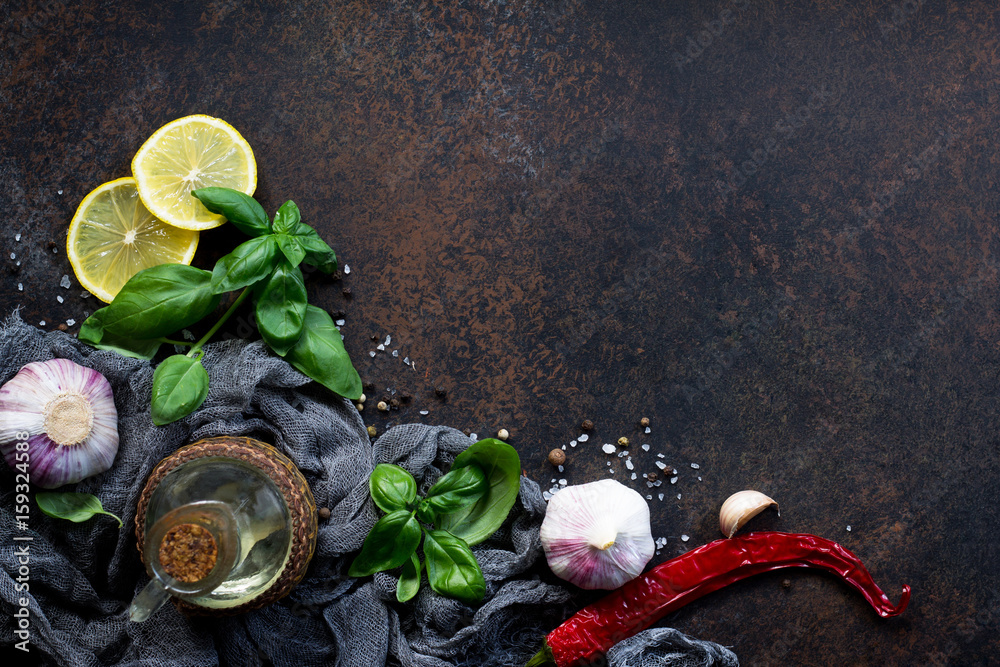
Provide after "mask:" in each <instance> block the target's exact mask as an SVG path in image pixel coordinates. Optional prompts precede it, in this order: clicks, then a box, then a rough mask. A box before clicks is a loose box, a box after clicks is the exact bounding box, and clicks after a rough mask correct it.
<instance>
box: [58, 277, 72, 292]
mask: <svg viewBox="0 0 1000 667" xmlns="http://www.w3.org/2000/svg"><path fill="white" fill-rule="evenodd" d="M69 286H70V282H69V276H68V275H63V277H62V280H60V281H59V287H63V288H65V289H69Z"/></svg>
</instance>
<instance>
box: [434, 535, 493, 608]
mask: <svg viewBox="0 0 1000 667" xmlns="http://www.w3.org/2000/svg"><path fill="white" fill-rule="evenodd" d="M424 558H425V559H426V560H427V578H428V579H429V580H430V584H431V588H432V589H434V592H435V593H437V594H438V595H444V596H445V597H450V598H455V599H457V600H462V601H463V602H478V601H480V600H482V599H483V595H485V594H486V581H485V580H484V579H483V571H482V570H481V569H479V563H477V562H476V557H475V556H473V555H472V550H471V549H469V545H468V544H466V543H465V542H464V541H463V540H461V539H460V538H458V537H455V536H454V535H452V534H451V533H449V532H448V531H446V530H430V531H427V532H426V533H425V535H424Z"/></svg>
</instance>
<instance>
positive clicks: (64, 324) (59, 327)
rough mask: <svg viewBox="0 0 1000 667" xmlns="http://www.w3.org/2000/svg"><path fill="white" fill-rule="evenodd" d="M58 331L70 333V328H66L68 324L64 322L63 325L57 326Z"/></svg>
mask: <svg viewBox="0 0 1000 667" xmlns="http://www.w3.org/2000/svg"><path fill="white" fill-rule="evenodd" d="M56 329H59V331H68V330H69V327H68V326H66V323H65V322H63V323H61V324H60V325H59V326H57V327H56Z"/></svg>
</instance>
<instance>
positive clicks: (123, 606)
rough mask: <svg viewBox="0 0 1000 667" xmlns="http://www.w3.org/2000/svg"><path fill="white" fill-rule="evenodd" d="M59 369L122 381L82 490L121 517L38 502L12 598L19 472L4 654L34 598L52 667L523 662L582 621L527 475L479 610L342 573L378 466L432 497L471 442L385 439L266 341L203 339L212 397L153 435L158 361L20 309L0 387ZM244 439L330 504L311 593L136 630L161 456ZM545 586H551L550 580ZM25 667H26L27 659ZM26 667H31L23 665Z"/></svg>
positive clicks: (658, 652) (687, 661) (486, 551)
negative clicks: (404, 600)
mask: <svg viewBox="0 0 1000 667" xmlns="http://www.w3.org/2000/svg"><path fill="white" fill-rule="evenodd" d="M55 357H62V358H67V359H71V360H73V361H75V362H77V363H79V364H81V365H84V366H88V367H90V368H93V369H95V370H97V371H99V372H101V373H103V374H104V376H105V377H106V378H107V379H108V381H109V382H110V383H111V386H112V389H113V391H114V396H115V404H116V407H117V409H118V424H119V434H120V438H121V440H120V445H119V451H118V456H117V458H116V460H115V463H114V465H113V466H112V467H111V469H110V470H108V471H106V472H104V473H102V474H100V475H97V476H95V477H91V478H88V479H85V480H83V481H82V482H80V483H79V484H77V485H75V487H73V486H71V487H67V488H65V489H63V490H75V491H80V492H84V493H92V494H94V495H96V496H98V497H99V498H100V499H101V502H102V503H103V504H104V507H105V509H107V510H108V511H110V512H113V513H114V514H116V515H118V516H120V517H121V518H122V520H123V521H124V522H125V528H124V529H122V530H119V528H118V527H117V524H116V522H115V521H114V520H113V519H110V518H109V517H97V518H93V519H90V520H88V521H86V522H84V523H80V524H76V523H70V522H68V521H61V520H57V519H52V518H50V517H47V516H44V515H42V514H41V512H40V511H39V510H38V509H37V507H35V506H34V505H33V503H32V511H31V514H30V519H29V530H28V531H22V530H17V531H16V532H17V534H19V535H31V536H32V537H33V541H31V542H30V575H29V580H30V589H29V592H28V593H24V592H20V591H17V590H16V589H15V584H16V583H17V582H16V581H15V579H16V578H17V577H18V567H19V566H18V564H17V561H16V558H15V555H14V552H15V548H16V547H15V546H14V545H16V544H24V543H23V542H22V543H16V542H14V541H13V539H12V538H13V537H14V534H15V525H16V524H15V518H14V515H13V510H14V506H15V493H14V476H13V474H12V472H11V471H10V470H6V471H4V472H3V473H2V474H0V565H2V568H0V607H2V609H0V642H2V645H0V648H2V653H3V654H4V655H10V656H12V657H13V656H14V655H15V654H18V653H19V652H18V651H17V650H16V649H14V647H13V643H14V642H15V641H18V640H17V639H16V638H15V637H14V634H13V631H14V629H15V619H14V617H13V613H14V611H15V610H16V609H17V608H18V607H17V600H18V599H19V598H22V597H25V596H27V597H28V598H29V602H30V605H29V609H30V614H31V617H30V622H31V629H30V632H31V647H32V652H33V653H34V654H35V655H37V656H39V657H40V659H41V661H42V664H52V665H69V666H72V667H93V666H97V665H143V666H148V667H159V666H172V667H181V666H184V665H191V666H192V667H206V666H208V665H233V666H239V667H244V666H254V665H271V664H273V665H277V666H278V667H283V666H286V665H292V666H294V667H308V666H311V665H337V666H340V667H377V666H381V665H403V666H405V667H410V666H420V667H424V666H426V667H443V666H445V665H477V666H482V665H523V664H524V662H525V661H526V660H527V659H528V658H530V657H531V655H532V654H533V653H534V652H535V651H536V650H537V649H538V648H539V647H540V643H541V639H542V637H543V636H544V635H545V633H546V632H548V631H549V630H551V629H552V628H554V627H556V626H557V625H558V624H559V623H560V622H561V621H562V620H564V619H565V618H566V617H568V616H569V615H570V614H571V613H572V612H573V611H574V610H575V609H576V605H577V604H578V603H576V602H575V601H574V599H573V593H572V592H571V591H570V590H568V587H563V586H561V585H559V584H558V580H554V579H553V578H552V577H551V576H545V574H544V567H538V565H539V561H540V559H542V558H544V556H543V555H542V550H541V546H540V543H539V537H538V532H539V526H540V525H541V521H542V518H543V516H544V513H545V501H544V500H543V499H542V496H541V493H540V490H539V487H538V485H537V484H535V483H534V482H532V481H531V480H528V479H526V478H523V477H522V479H521V489H520V495H519V498H518V502H517V503H516V504H515V506H514V509H513V510H512V512H511V515H510V517H508V520H507V522H506V523H505V524H504V526H503V527H502V528H501V529H500V530H499V531H498V532H497V533H496V534H495V535H494V536H493V537H491V538H490V539H489V540H487V541H486V542H484V543H483V544H480V545H478V546H476V547H475V548H474V552H475V554H476V557H477V559H478V560H479V563H480V564H481V566H482V570H483V574H484V576H485V578H486V582H487V593H486V597H485V599H484V601H483V602H482V603H481V604H479V605H476V606H468V605H465V604H463V603H460V602H457V601H454V600H449V599H445V598H442V597H439V596H437V595H435V594H434V593H433V592H431V591H430V590H429V588H428V587H427V585H426V581H425V583H424V586H423V587H422V589H421V592H420V593H419V594H418V596H417V597H416V598H415V599H414V600H413V601H411V602H410V603H409V604H406V605H401V604H399V603H398V602H396V600H395V587H396V578H395V577H394V576H392V575H390V574H386V573H380V574H376V575H375V576H374V577H369V578H365V579H352V578H349V577H347V576H346V572H347V568H348V566H349V564H350V560H351V557H352V555H353V554H352V552H355V551H356V550H358V549H359V548H360V547H361V544H362V542H363V541H364V538H365V536H366V535H367V533H368V530H369V529H370V528H371V527H372V526H373V525H374V523H375V521H376V520H377V518H378V515H377V510H376V508H375V507H374V504H373V503H372V502H371V500H370V498H369V495H368V476H369V474H370V472H371V471H372V469H373V468H374V467H375V465H377V464H378V463H396V464H398V465H401V466H402V467H404V468H406V469H407V470H409V471H410V472H411V473H412V474H413V475H414V476H415V477H416V478H417V480H418V481H419V482H420V483H421V484H422V485H423V490H426V488H428V487H429V486H430V484H431V483H433V481H434V480H435V479H436V478H437V477H438V476H440V474H441V472H442V471H443V470H447V469H448V467H449V466H450V463H451V461H452V460H453V459H454V457H455V456H456V455H457V454H458V453H459V452H461V451H462V450H463V449H465V448H466V447H468V446H469V445H470V444H472V443H471V441H470V440H469V438H468V437H466V436H465V435H463V434H462V433H461V432H459V431H456V430H455V429H451V428H447V427H441V426H425V425H419V424H409V425H404V426H398V427H395V428H392V429H390V430H388V431H387V432H386V433H385V434H383V435H382V437H380V438H379V439H378V440H377V441H376V442H375V443H374V444H372V443H371V442H370V439H369V437H368V435H367V432H366V429H365V425H364V423H363V422H362V420H361V417H360V415H359V414H358V412H357V410H355V408H354V406H353V405H352V404H351V403H350V402H349V401H347V400H345V399H341V398H339V397H336V396H333V395H332V394H331V393H329V392H328V391H326V390H325V389H323V388H322V387H319V386H318V385H316V384H315V383H311V382H310V381H309V379H308V378H307V377H305V376H304V375H302V374H301V373H299V372H298V371H296V370H294V369H293V368H292V367H291V366H289V365H288V364H287V363H286V362H285V361H284V360H282V359H280V358H278V357H276V356H274V355H272V354H270V353H269V352H268V351H267V350H266V348H265V347H264V346H263V345H262V344H261V343H260V342H255V343H247V342H246V341H243V340H235V339H234V340H228V341H223V342H219V343H214V344H211V345H208V346H207V347H206V348H205V356H204V358H203V361H204V364H205V367H206V368H207V370H208V373H209V375H210V377H211V388H210V391H209V394H208V398H207V400H206V401H205V403H204V404H203V405H202V407H201V408H199V409H198V410H197V411H195V412H194V413H192V414H191V415H189V416H188V417H186V418H184V419H182V420H180V421H178V422H175V423H173V424H169V425H167V426H163V427H155V426H153V424H152V422H151V420H150V415H149V397H150V387H151V384H152V377H153V367H152V366H151V364H150V363H149V362H147V361H142V360H137V359H131V358H127V357H123V356H121V355H119V354H117V353H114V352H109V351H101V350H95V349H93V348H91V347H89V346H87V345H84V344H82V343H80V342H78V341H77V340H76V339H75V338H73V337H72V336H70V335H67V334H65V333H61V332H50V333H44V332H42V331H39V330H38V329H36V328H34V327H32V326H29V325H27V324H25V323H24V322H22V321H21V319H20V317H19V316H18V315H17V314H16V313H15V314H13V315H11V316H10V317H9V318H8V319H7V320H6V321H5V322H4V323H3V325H2V326H0V382H7V381H8V380H10V379H11V378H12V377H13V376H14V375H15V374H16V373H17V371H18V370H19V369H20V368H21V367H22V366H24V365H25V364H27V363H29V362H32V361H45V360H48V359H51V358H55ZM218 435H241V436H251V437H256V438H260V439H261V440H264V441H266V442H269V443H272V444H274V445H275V446H276V447H278V448H279V449H280V450H281V451H283V452H284V453H285V454H286V455H288V457H289V458H291V460H292V461H293V462H294V463H295V464H296V465H297V466H298V467H299V469H300V470H302V472H303V474H304V475H305V476H306V479H307V480H308V481H309V484H310V486H311V488H312V491H313V493H314V495H315V497H316V501H317V505H318V506H319V507H328V508H329V509H330V511H331V516H330V519H329V520H327V521H321V522H320V528H319V537H318V543H317V548H316V554H315V556H314V558H313V560H312V563H311V565H310V568H309V570H308V572H307V574H306V578H305V579H304V580H303V582H302V583H301V584H300V585H299V586H298V587H297V588H296V589H295V590H294V591H293V592H292V593H291V595H289V596H288V597H286V598H284V599H283V600H281V601H279V602H277V603H275V604H273V605H270V606H268V607H265V608H263V609H259V610H257V611H252V612H248V613H246V614H242V615H239V616H235V617H227V618H214V617H193V618H187V617H185V616H183V615H181V614H180V613H179V612H178V611H177V610H176V609H175V608H174V607H173V606H172V605H165V606H164V607H162V608H161V609H160V610H159V611H157V612H156V613H155V614H154V615H153V616H152V617H151V618H150V620H148V621H146V622H145V623H131V622H129V620H128V605H129V603H130V602H131V600H132V598H133V597H134V596H135V595H136V593H138V592H139V591H140V590H141V589H142V588H143V586H145V585H146V583H147V582H148V577H147V575H146V572H145V569H144V568H143V566H142V563H141V562H140V560H139V554H138V552H137V550H136V544H135V533H134V525H135V524H134V521H135V512H136V504H137V502H138V498H139V494H140V492H141V491H142V487H143V485H144V483H145V480H146V478H147V476H148V475H149V473H150V472H151V470H152V469H153V467H154V466H155V465H156V464H157V462H159V461H160V460H161V459H162V458H164V457H165V456H167V455H168V454H170V453H171V452H173V451H175V450H176V449H178V448H179V447H181V446H183V445H186V444H188V443H191V442H194V441H195V440H198V439H200V438H206V437H211V436H218ZM540 574H541V575H542V576H540ZM608 660H609V664H611V665H621V666H628V667H652V665H659V666H674V667H695V666H699V667H709V666H717V665H721V666H726V667H730V666H733V665H737V660H736V656H735V655H734V654H733V653H732V652H730V651H728V650H727V649H725V648H723V647H721V646H718V645H716V644H713V643H711V642H703V641H698V640H694V639H691V638H688V637H686V636H684V635H683V634H681V633H680V632H677V631H675V630H671V629H669V628H660V629H654V630H648V631H646V632H644V633H640V634H639V635H637V636H636V637H634V638H632V639H630V640H627V641H625V642H622V643H621V644H619V645H618V646H616V647H615V648H614V649H613V650H612V652H611V653H610V654H609V656H608ZM18 664H21V663H18ZM24 664H30V663H29V662H26V663H24Z"/></svg>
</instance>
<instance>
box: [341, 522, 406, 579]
mask: <svg viewBox="0 0 1000 667" xmlns="http://www.w3.org/2000/svg"><path fill="white" fill-rule="evenodd" d="M418 546H420V524H419V523H417V520H416V519H414V518H413V514H412V513H411V512H409V511H407V510H399V511H397V512H392V513H391V514H386V515H385V516H384V517H382V518H381V519H379V522H378V523H376V524H375V527H374V528H372V530H371V532H370V533H368V537H366V538H365V543H364V544H363V545H362V546H361V553H359V554H358V556H357V558H355V559H354V562H353V563H351V568H350V570H348V572H347V573H348V575H350V576H352V577H367V576H368V575H369V574H375V573H376V572H383V571H385V570H391V569H393V568H394V567H399V566H400V565H402V564H403V563H405V562H406V561H408V560H409V559H410V555H411V554H413V552H415V551H416V550H417V547H418Z"/></svg>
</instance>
